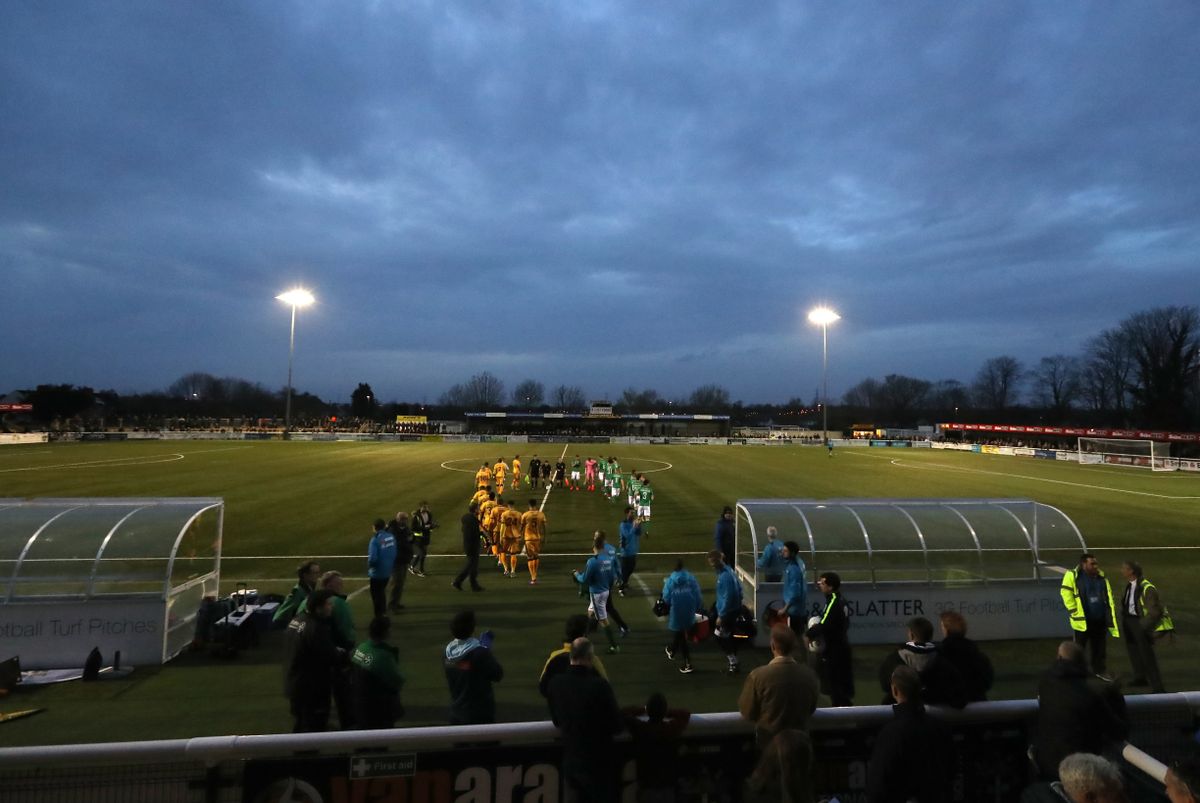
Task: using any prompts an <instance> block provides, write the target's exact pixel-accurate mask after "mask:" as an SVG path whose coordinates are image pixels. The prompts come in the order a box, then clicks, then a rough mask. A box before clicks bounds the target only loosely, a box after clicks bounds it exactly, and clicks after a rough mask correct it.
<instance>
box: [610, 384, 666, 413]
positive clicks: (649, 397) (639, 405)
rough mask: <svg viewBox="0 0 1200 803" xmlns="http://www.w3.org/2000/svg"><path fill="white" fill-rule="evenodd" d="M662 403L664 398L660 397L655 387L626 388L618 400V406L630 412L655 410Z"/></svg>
mask: <svg viewBox="0 0 1200 803" xmlns="http://www.w3.org/2000/svg"><path fill="white" fill-rule="evenodd" d="M662 405H663V400H662V399H661V398H659V395H658V391H657V390H654V389H653V388H645V389H644V390H638V389H637V388H625V390H623V391H622V392H621V398H620V399H619V400H618V401H617V406H618V407H620V408H622V409H624V410H626V411H628V412H638V411H646V410H653V409H655V408H657V407H661V406H662Z"/></svg>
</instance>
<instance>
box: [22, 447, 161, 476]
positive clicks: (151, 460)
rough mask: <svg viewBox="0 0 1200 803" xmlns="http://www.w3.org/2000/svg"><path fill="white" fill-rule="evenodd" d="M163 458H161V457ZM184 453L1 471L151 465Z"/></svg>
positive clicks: (24, 467)
mask: <svg viewBox="0 0 1200 803" xmlns="http://www.w3.org/2000/svg"><path fill="white" fill-rule="evenodd" d="M159 458H161V459H159ZM183 458H184V455H182V454H180V453H179V452H174V453H172V454H166V455H140V456H137V457H111V458H108V459H106V460H88V461H86V462H83V463H58V464H55V465H52V466H23V467H21V468H0V473H8V472H11V471H48V470H50V469H54V468H89V467H97V466H117V467H119V466H149V465H154V464H155V463H174V462H175V461H177V460H182V459H183Z"/></svg>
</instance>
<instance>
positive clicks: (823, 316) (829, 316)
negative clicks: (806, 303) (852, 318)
mask: <svg viewBox="0 0 1200 803" xmlns="http://www.w3.org/2000/svg"><path fill="white" fill-rule="evenodd" d="M841 318H842V316H841V315H838V314H837V313H836V312H834V311H833V310H831V309H830V308H829V307H815V308H813V309H812V310H810V311H809V313H808V322H809V323H815V324H816V325H817V326H828V325H829V324H831V323H833V322H834V321H839V320H841Z"/></svg>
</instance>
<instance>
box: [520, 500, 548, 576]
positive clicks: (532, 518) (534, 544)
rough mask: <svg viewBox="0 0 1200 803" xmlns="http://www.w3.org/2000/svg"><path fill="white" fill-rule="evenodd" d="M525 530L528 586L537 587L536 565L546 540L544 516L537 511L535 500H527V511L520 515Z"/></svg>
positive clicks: (539, 561)
mask: <svg viewBox="0 0 1200 803" xmlns="http://www.w3.org/2000/svg"><path fill="white" fill-rule="evenodd" d="M521 526H522V527H523V528H524V530H525V561H526V563H527V564H528V566H529V585H531V586H533V585H537V581H538V564H540V563H541V562H542V561H541V558H542V543H543V541H544V539H545V538H546V514H545V513H543V512H542V511H540V510H538V503H537V500H536V499H530V500H529V510H526V511H525V512H524V513H523V514H521Z"/></svg>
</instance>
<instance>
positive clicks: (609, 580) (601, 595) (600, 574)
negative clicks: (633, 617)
mask: <svg viewBox="0 0 1200 803" xmlns="http://www.w3.org/2000/svg"><path fill="white" fill-rule="evenodd" d="M604 546H605V544H604V535H603V534H602V533H597V534H596V537H594V538H593V539H592V557H591V558H589V559H588V562H587V566H585V567H584V569H583V571H582V572H573V573H572V574H573V576H574V577H575V582H577V583H579V584H580V585H581V586H586V587H587V590H588V598H589V600H590V602H589V603H588V615H589V616H592V617H594V618H595V619H596V621H597V622H598V623H599V625H600V627H601V629H602V630H604V635H605V636H606V637H607V638H608V651H609V652H610V653H616V652H620V651H621V648H620V647H618V646H617V637H616V636H615V635H614V634H613V629H612V623H611V622H610V621H609V619H608V595H609V594H610V593H612V587H613V583H614V582H616V577H617V570H616V568H615V564H616V560H615V559H614V558H613V556H612V555H610V554H609V553H608V552H607V551H606V550H605V548H604Z"/></svg>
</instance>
